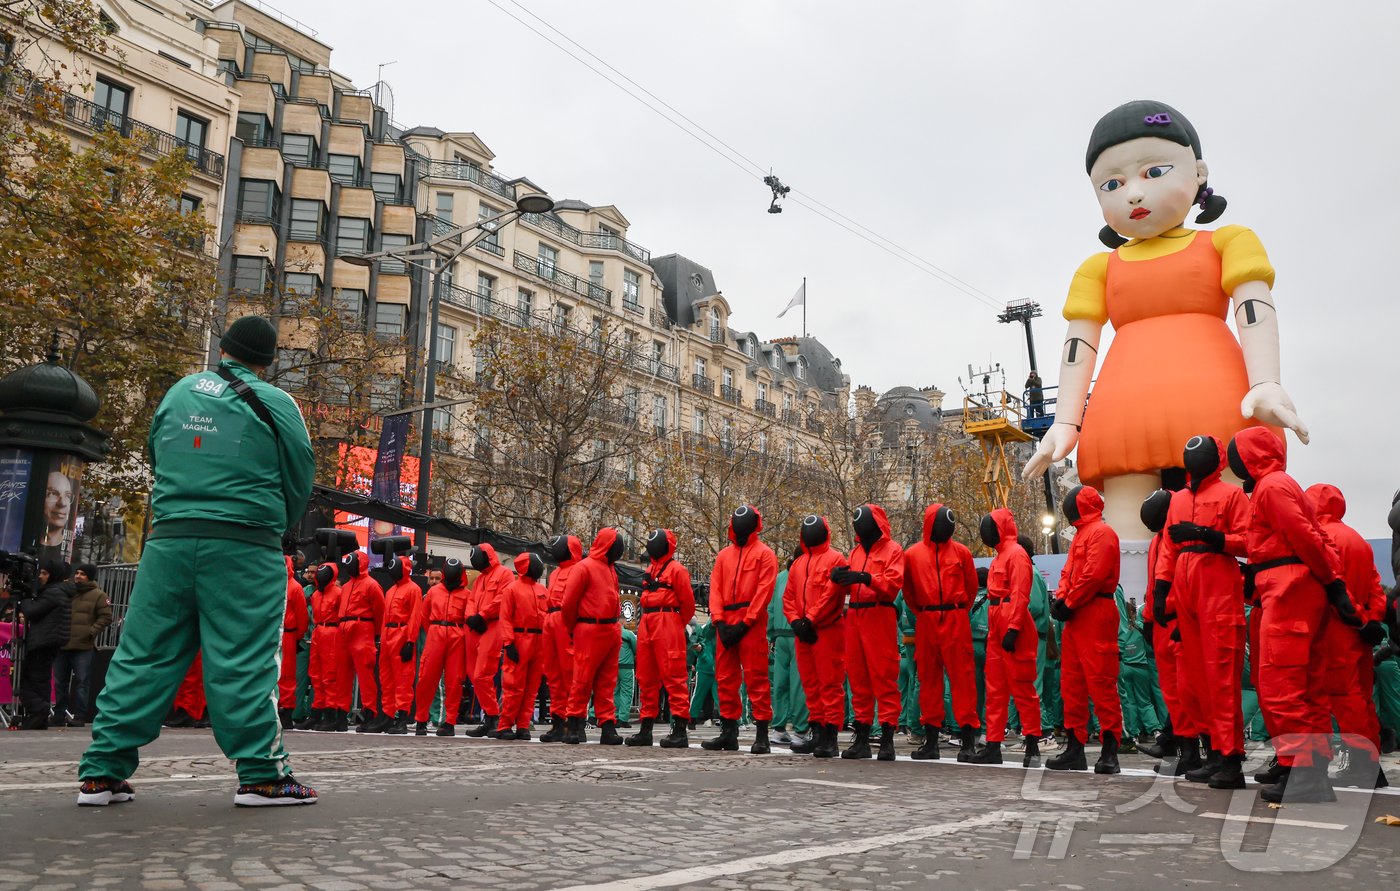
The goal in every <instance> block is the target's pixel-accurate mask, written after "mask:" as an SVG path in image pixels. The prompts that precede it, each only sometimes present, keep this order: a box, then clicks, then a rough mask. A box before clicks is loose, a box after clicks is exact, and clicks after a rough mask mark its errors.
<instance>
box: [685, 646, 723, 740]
mask: <svg viewBox="0 0 1400 891" xmlns="http://www.w3.org/2000/svg"><path fill="white" fill-rule="evenodd" d="M697 643H698V644H699V646H700V652H699V655H698V658H697V659H696V660H695V689H694V690H693V691H691V694H690V718H691V720H692V721H696V722H697V723H698V722H699V721H700V720H701V718H703V717H704V715H705V711H704V709H705V700H706V699H707V698H708V699H709V700H710V701H711V702H712V703H713V707H712V708H713V711H711V714H712V715H714V717H716V718H718V717H719V687H718V686H717V685H716V684H715V625H714V623H713V622H708V623H706V624H704V625H701V626H700V631H699V633H698V634H697V635H696V636H695V640H694V641H693V642H692V643H691V646H695V645H696V644H697Z"/></svg>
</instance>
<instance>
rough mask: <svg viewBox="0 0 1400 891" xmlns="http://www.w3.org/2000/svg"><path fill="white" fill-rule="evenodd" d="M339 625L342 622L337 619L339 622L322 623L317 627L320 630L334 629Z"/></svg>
mask: <svg viewBox="0 0 1400 891" xmlns="http://www.w3.org/2000/svg"><path fill="white" fill-rule="evenodd" d="M339 624H340V620H339V619H337V620H336V621H334V622H321V623H319V624H317V626H316V627H318V628H334V627H335V626H337V625H339Z"/></svg>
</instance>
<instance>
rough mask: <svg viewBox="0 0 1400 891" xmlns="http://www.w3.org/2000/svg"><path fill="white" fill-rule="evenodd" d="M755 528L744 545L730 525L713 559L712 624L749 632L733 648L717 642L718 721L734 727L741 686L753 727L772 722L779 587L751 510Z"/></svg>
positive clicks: (760, 525)
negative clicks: (771, 634) (771, 623)
mask: <svg viewBox="0 0 1400 891" xmlns="http://www.w3.org/2000/svg"><path fill="white" fill-rule="evenodd" d="M754 513H755V514H756V515H757V516H758V526H757V528H755V529H754V531H753V533H752V534H750V535H749V539H748V541H746V542H745V543H744V544H743V545H739V544H737V543H736V542H735V540H734V519H733V518H732V517H731V518H730V520H729V544H728V545H726V546H725V547H724V549H723V550H721V551H720V552H719V554H717V555H716V556H715V567H714V570H713V571H712V572H711V573H710V620H711V621H713V622H725V623H728V624H737V623H739V622H743V623H744V624H746V625H748V626H749V630H748V631H747V632H746V633H745V634H744V636H743V637H742V638H741V639H740V640H739V645H738V646H736V647H729V646H726V645H725V643H724V641H722V640H718V639H716V642H715V685H716V687H717V688H718V690H719V716H720V717H721V718H727V719H729V720H731V721H737V720H739V718H740V717H741V716H742V715H743V712H744V701H743V699H742V698H741V697H740V695H739V685H740V684H743V685H744V686H745V687H746V688H747V690H748V694H749V702H750V703H751V704H752V705H753V716H754V720H756V721H771V720H773V692H772V687H771V685H770V684H769V680H768V605H769V604H770V603H772V602H773V586H774V585H775V584H776V583H777V581H778V557H777V555H776V554H774V553H773V549H772V548H770V547H768V545H766V544H764V543H763V542H761V541H759V539H758V534H759V533H760V532H762V531H763V515H762V514H759V513H758V510H757V509H756V508H755V509H754Z"/></svg>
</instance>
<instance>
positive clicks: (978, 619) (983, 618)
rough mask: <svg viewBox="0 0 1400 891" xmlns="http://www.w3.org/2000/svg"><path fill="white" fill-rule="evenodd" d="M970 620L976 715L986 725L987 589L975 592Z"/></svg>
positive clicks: (947, 692)
mask: <svg viewBox="0 0 1400 891" xmlns="http://www.w3.org/2000/svg"><path fill="white" fill-rule="evenodd" d="M969 619H970V620H971V622H972V661H973V662H975V663H977V715H978V717H979V718H980V719H981V721H982V726H983V727H986V726H987V589H986V588H985V587H983V588H981V589H980V590H979V591H978V592H977V599H976V600H974V601H972V611H971V612H970V614H969ZM944 695H945V696H948V695H949V690H948V689H947V684H946V682H945V684H944ZM946 704H947V706H948V711H947V714H949V715H951V714H952V713H953V706H952V701H951V697H950V698H949V700H948V702H947V703H946Z"/></svg>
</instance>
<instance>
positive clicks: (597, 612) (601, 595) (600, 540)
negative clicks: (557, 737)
mask: <svg viewBox="0 0 1400 891" xmlns="http://www.w3.org/2000/svg"><path fill="white" fill-rule="evenodd" d="M625 547H626V546H625V545H624V544H623V541H622V537H621V536H620V535H619V534H618V531H617V530H616V529H614V528H613V527H611V526H609V527H607V528H605V529H603V530H601V531H599V533H598V536H597V537H596V538H594V539H593V546H592V547H591V548H589V550H588V556H587V557H585V558H584V559H583V560H580V561H579V563H578V565H577V566H575V567H574V569H573V572H571V573H570V574H569V580H568V584H567V586H565V588H564V604H563V607H564V626H565V627H566V628H568V629H569V630H571V631H572V632H573V635H574V685H573V690H572V691H571V692H570V694H569V724H568V728H567V729H566V730H565V733H564V742H566V743H568V744H570V745H577V744H579V743H581V742H583V741H584V731H583V718H584V715H586V714H587V713H588V699H589V697H590V696H591V697H592V698H593V714H594V715H596V716H597V718H598V726H599V727H601V728H602V736H601V738H600V739H599V740H598V741H599V742H600V743H602V744H603V745H605V746H620V745H622V737H620V736H618V735H617V708H616V705H615V704H614V703H613V695H614V693H615V692H616V690H617V656H618V653H619V651H621V649H622V626H621V625H620V624H619V621H620V618H621V614H622V597H621V594H620V592H619V590H618V586H617V569H616V568H615V567H614V564H615V563H617V561H618V560H620V559H622V553H623V550H624V549H625Z"/></svg>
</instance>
